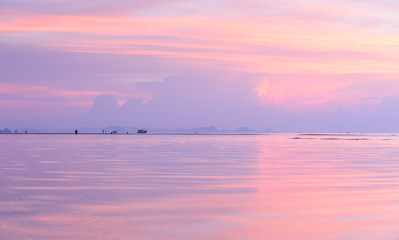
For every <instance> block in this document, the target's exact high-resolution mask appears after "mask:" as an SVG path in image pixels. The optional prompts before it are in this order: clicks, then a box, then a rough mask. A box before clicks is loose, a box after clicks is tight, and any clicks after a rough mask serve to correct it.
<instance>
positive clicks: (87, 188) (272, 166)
mask: <svg viewBox="0 0 399 240" xmlns="http://www.w3.org/2000/svg"><path fill="white" fill-rule="evenodd" d="M70 137H71V136H56V137H52V138H49V139H47V140H45V139H42V138H41V137H39V139H36V140H37V141H42V142H41V143H38V146H42V145H45V144H47V145H49V148H42V149H40V148H35V147H32V148H31V149H30V150H26V151H27V152H23V151H21V152H20V153H18V154H16V155H12V154H15V152H14V151H10V152H7V151H5V154H8V155H7V156H8V158H9V159H10V161H9V162H3V163H2V164H3V165H4V167H5V168H3V169H1V173H2V175H0V177H2V180H4V181H2V182H1V183H0V184H2V185H0V187H1V188H2V190H3V191H2V193H3V194H2V195H0V200H1V202H0V207H1V208H2V209H3V210H2V212H1V213H2V215H3V216H7V218H6V219H0V224H1V225H0V226H1V227H0V230H2V232H3V233H4V234H6V235H5V236H6V239H276V240H280V239H281V240H282V239H304V240H305V239H315V240H316V239H317V240H318V239H322V240H323V239H359V240H360V239H362V240H363V239H366V240H367V239H384V240H385V239H395V237H396V236H397V235H398V234H399V230H398V229H399V224H398V222H399V221H398V220H399V219H398V218H399V217H398V216H399V204H398V202H399V185H398V184H397V183H398V182H399V181H398V180H399V165H398V163H397V157H398V156H399V148H398V145H399V144H398V142H399V141H398V140H397V139H393V140H392V141H381V140H380V139H378V138H377V139H374V138H372V137H371V136H367V137H368V138H369V140H364V141H363V140H362V141H353V140H347V138H348V137H346V136H345V137H341V138H342V139H338V140H321V139H320V138H321V137H319V136H315V137H312V138H311V139H292V138H293V136H292V135H270V136H268V135H267V136H190V137H186V136H167V137H165V136H143V137H140V138H137V137H131V136H115V137H113V138H108V137H106V138H108V139H104V138H103V137H101V138H100V137H97V136H94V137H93V136H85V137H81V136H76V137H73V138H70ZM335 137H336V136H335ZM323 138H324V137H323ZM0 140H1V139H0ZM14 140H15V139H14ZM49 140H51V141H49ZM20 141H25V140H24V139H22V138H21V139H20ZM19 144H21V142H19ZM29 145H34V144H33V143H29ZM132 146H134V147H135V148H134V149H132ZM38 149H40V150H38ZM69 149H74V152H73V154H72V155H69V156H68V155H62V154H64V153H65V152H68V150H69ZM136 149H140V152H136ZM32 153H35V155H38V156H39V157H35V158H32V157H31V158H29V157H28V158H26V160H24V162H25V165H24V166H25V167H24V169H25V170H20V171H24V172H20V171H15V170H7V169H10V168H12V167H13V166H14V165H15V159H20V156H32ZM44 153H46V154H44ZM57 155H60V157H58V158H57V163H54V164H40V162H41V161H44V160H48V159H47V158H54V156H57ZM46 156H47V157H46ZM71 159H73V161H71ZM108 160H109V161H108ZM7 167H8V168H7ZM57 179H59V180H57ZM54 180H55V181H54ZM4 184H6V185H4ZM4 209H5V210H4Z"/></svg>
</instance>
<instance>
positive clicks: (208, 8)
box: [0, 0, 399, 132]
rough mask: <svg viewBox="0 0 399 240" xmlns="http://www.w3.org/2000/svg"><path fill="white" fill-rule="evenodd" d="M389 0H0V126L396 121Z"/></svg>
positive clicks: (366, 126) (383, 125)
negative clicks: (263, 0)
mask: <svg viewBox="0 0 399 240" xmlns="http://www.w3.org/2000/svg"><path fill="white" fill-rule="evenodd" d="M397 7H399V5H398V3H397V2H395V1H388V0H386V1H361V2H359V1H352V0H349V1H348V0H345V1H344V0H341V1H326V0H324V1H311V0H305V1H299V0H298V1H296V0H294V1H279V2H270V3H268V2H262V1H256V0H250V1H245V2H243V1H235V0H233V1H207V0H205V1H201V2H198V1H163V0H158V1H155V0H154V1H137V0H136V1H128V0H116V1H112V2H110V1H95V2H90V1H89V2H88V1H77V0H63V1H45V0H38V1H34V3H33V2H32V1H27V0H13V1H11V0H3V1H1V3H0V63H1V64H0V73H1V76H0V111H1V112H2V115H1V116H2V117H1V119H0V129H2V128H5V127H8V128H13V129H15V128H19V129H23V128H43V127H51V128H79V127H83V126H86V127H105V126H108V125H124V126H137V127H145V128H152V127H159V128H193V127H207V126H215V127H217V128H218V129H237V128H239V127H242V126H247V127H249V128H252V129H257V130H265V129H270V128H272V129H274V130H275V131H283V132H306V131H312V132H346V131H350V132H398V131H399V124H398V122H399V113H397V112H398V111H397V109H399V67H398V66H397V65H398V62H399V52H398V49H399V48H398V47H399V46H398V42H399V27H398V24H397V23H398V21H399V17H398V15H397V13H396V11H395V9H397Z"/></svg>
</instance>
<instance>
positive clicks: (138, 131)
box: [137, 129, 147, 133]
mask: <svg viewBox="0 0 399 240" xmlns="http://www.w3.org/2000/svg"><path fill="white" fill-rule="evenodd" d="M137 133H147V130H145V129H139V130H137Z"/></svg>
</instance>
